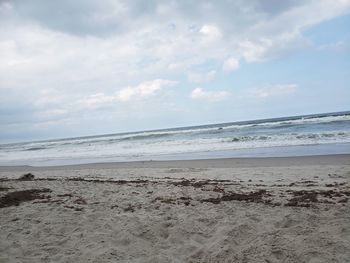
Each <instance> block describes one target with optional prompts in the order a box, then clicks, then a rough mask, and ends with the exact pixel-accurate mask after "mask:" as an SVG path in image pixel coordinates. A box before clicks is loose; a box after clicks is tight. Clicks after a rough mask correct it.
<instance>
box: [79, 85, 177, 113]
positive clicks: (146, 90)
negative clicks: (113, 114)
mask: <svg viewBox="0 0 350 263" xmlns="http://www.w3.org/2000/svg"><path fill="white" fill-rule="evenodd" d="M175 84H177V82H176V81H172V80H164V79H155V80H151V81H144V82H142V83H140V84H139V85H137V86H135V87H131V86H130V87H126V88H123V89H120V90H118V91H117V92H115V93H114V94H113V95H106V94H104V93H96V94H93V95H89V96H86V97H84V98H82V99H80V100H79V101H78V104H79V105H81V106H82V107H86V108H88V109H96V108H100V107H106V106H111V104H112V105H113V104H115V103H116V102H128V101H135V100H143V99H146V98H148V97H151V96H154V95H155V94H158V93H159V92H161V91H162V89H164V88H165V87H170V86H173V85H175Z"/></svg>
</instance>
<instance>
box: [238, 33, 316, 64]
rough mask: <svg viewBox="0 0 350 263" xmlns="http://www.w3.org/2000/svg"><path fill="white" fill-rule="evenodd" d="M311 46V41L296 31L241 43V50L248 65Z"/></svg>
mask: <svg viewBox="0 0 350 263" xmlns="http://www.w3.org/2000/svg"><path fill="white" fill-rule="evenodd" d="M309 44H310V43H309V41H308V40H307V39H305V38H304V37H303V36H302V35H301V34H300V32H298V31H296V32H285V33H282V34H280V35H277V36H273V37H262V38H259V39H257V40H255V41H251V40H244V41H242V42H240V43H239V49H240V51H241V54H242V56H243V57H244V59H245V60H246V61H247V62H248V63H254V62H264V61H266V60H270V59H275V58H278V57H281V56H282V55H283V54H288V53H292V52H294V51H296V50H298V49H301V48H304V47H306V46H308V45H309Z"/></svg>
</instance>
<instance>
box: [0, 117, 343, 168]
mask: <svg viewBox="0 0 350 263" xmlns="http://www.w3.org/2000/svg"><path fill="white" fill-rule="evenodd" d="M346 153H350V111H347V112H338V113H325V114H314V115H304V116H292V117H284V118H273V119H263V120H252V121H242V122H232V123H220V124H210V125H201V126H192V127H181V128H172V129H162V130H152V131H140V132H130V133H117V134H108V135H97V136H88V137H76V138H67V139H55V140H45V141H34V142H23V143H11V144H0V165H33V166H46V165H64V164H81V163H92V162H99V163H100V162H114V161H141V160H142V161H146V160H183V159H205V158H229V157H268V156H271V157H275V156H304V155H323V154H346Z"/></svg>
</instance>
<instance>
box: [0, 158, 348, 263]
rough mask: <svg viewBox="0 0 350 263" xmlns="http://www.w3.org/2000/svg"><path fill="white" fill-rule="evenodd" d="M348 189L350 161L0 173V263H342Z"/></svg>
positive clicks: (244, 160) (147, 165) (284, 160)
mask: <svg viewBox="0 0 350 263" xmlns="http://www.w3.org/2000/svg"><path fill="white" fill-rule="evenodd" d="M28 173H30V175H27V176H26V177H24V178H22V179H21V180H20V179H19V178H20V177H21V176H23V175H24V174H28ZM31 175H34V178H33V177H32V176H31ZM349 179H350V155H329V156H309V157H283V158H241V159H240V158H236V159H217V160H192V161H158V162H156V161H148V162H129V163H100V164H86V165H70V166H51V167H30V166H18V167H0V222H1V225H0V236H1V239H0V262H313V263H315V262H349V261H348V260H349V258H350V206H349V201H348V200H349V196H350V187H349Z"/></svg>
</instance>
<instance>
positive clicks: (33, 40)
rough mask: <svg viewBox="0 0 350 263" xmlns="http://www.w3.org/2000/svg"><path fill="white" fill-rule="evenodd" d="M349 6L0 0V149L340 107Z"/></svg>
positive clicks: (347, 93) (347, 104) (346, 103)
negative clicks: (30, 142)
mask: <svg viewBox="0 0 350 263" xmlns="http://www.w3.org/2000/svg"><path fill="white" fill-rule="evenodd" d="M349 14H350V0H284V1H280V0H264V1H263V0H260V1H259V0H250V1H246V0H221V1H220V0H219V1H188V0H183V1H182V0H181V1H161V0H159V1H157V0H147V1H145V0H135V1H129V0H125V1H116V0H60V1H47V0H18V1H16V0H14V1H6V0H5V1H4V0H0V142H13V141H25V140H37V139H46V138H60V137H73V136H82V135H92V134H105V133H116V132H124V131H135V130H144V129H156V128H166V127H177V126H187V125H198V124H208V123H219V122H231V121H238V120H249V119H257V118H267V117H277V116H289V115H299V114H309V113H320V112H331V111H342V110H350V15H349Z"/></svg>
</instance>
